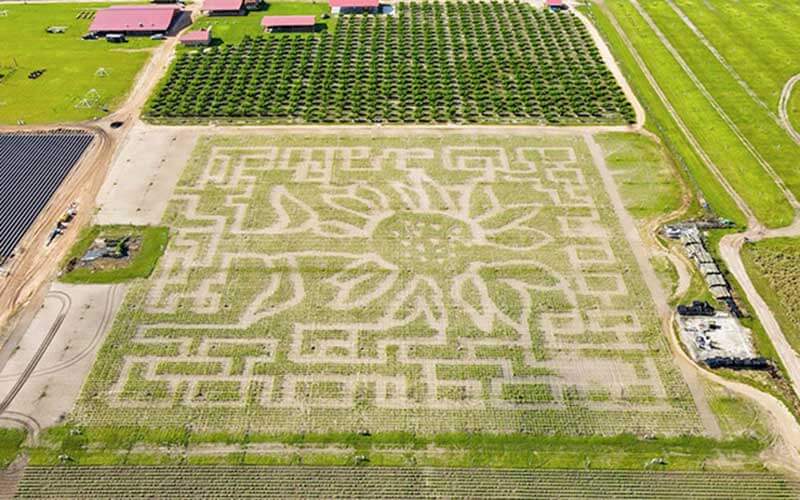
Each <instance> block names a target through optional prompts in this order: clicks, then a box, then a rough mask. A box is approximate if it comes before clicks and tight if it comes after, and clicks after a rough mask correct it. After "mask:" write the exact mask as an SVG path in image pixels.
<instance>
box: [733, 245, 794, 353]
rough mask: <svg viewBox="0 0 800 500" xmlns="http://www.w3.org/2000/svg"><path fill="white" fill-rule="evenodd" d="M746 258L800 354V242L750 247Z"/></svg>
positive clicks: (749, 269) (743, 250)
mask: <svg viewBox="0 0 800 500" xmlns="http://www.w3.org/2000/svg"><path fill="white" fill-rule="evenodd" d="M742 258H743V260H744V263H745V264H746V265H747V270H748V273H749V274H750V278H751V279H752V280H753V284H754V285H755V286H756V288H757V289H758V292H759V294H760V295H761V297H763V298H764V300H766V301H767V303H768V304H769V307H770V309H772V312H773V314H775V318H776V319H777V320H778V323H780V325H781V330H782V331H783V334H784V335H786V340H788V341H789V343H790V344H791V345H792V347H793V348H794V349H795V351H797V352H800V241H799V240H797V239H791V238H778V239H770V240H765V241H760V242H758V243H749V244H747V245H745V246H744V247H743V249H742Z"/></svg>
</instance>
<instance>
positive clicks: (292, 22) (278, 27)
mask: <svg viewBox="0 0 800 500" xmlns="http://www.w3.org/2000/svg"><path fill="white" fill-rule="evenodd" d="M316 24H317V20H316V18H315V17H314V16H265V17H263V18H261V26H263V27H264V31H269V32H278V31H314V26H316Z"/></svg>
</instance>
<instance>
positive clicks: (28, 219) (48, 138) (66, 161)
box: [0, 130, 94, 265]
mask: <svg viewBox="0 0 800 500" xmlns="http://www.w3.org/2000/svg"><path fill="white" fill-rule="evenodd" d="M93 138H94V136H93V135H92V134H90V133H88V132H84V131H81V130H57V131H52V132H39V133H17V132H14V133H7V134H2V133H0V265H2V264H3V263H4V262H5V261H6V260H7V259H8V258H9V257H10V256H11V255H13V253H14V248H15V247H16V246H17V244H18V243H19V241H20V240H21V239H22V237H23V236H24V235H25V232H26V231H27V230H28V228H29V227H30V226H31V225H32V224H33V223H34V221H35V220H36V217H38V216H39V213H40V212H41V211H42V210H43V209H44V207H45V206H46V205H47V202H48V201H50V198H51V197H52V196H53V193H55V191H56V189H58V186H59V185H61V182H62V181H63V180H64V178H66V176H67V174H68V173H69V172H70V170H72V168H73V167H74V166H75V165H76V164H77V163H78V161H79V160H80V158H81V156H83V153H84V152H85V151H86V148H88V147H89V144H91V142H92V139H93Z"/></svg>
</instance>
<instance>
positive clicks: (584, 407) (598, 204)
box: [76, 133, 701, 434]
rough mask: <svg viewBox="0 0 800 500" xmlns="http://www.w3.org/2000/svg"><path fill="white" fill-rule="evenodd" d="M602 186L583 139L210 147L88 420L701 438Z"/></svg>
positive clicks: (264, 141) (81, 414)
mask: <svg viewBox="0 0 800 500" xmlns="http://www.w3.org/2000/svg"><path fill="white" fill-rule="evenodd" d="M598 175H599V174H598V172H597V171H596V169H595V167H594V166H593V163H592V160H591V158H590V157H589V154H588V149H587V145H586V144H584V142H583V139H582V138H581V137H580V136H578V137H574V136H568V135H565V136H557V137H547V138H542V137H522V136H519V137H510V138H501V137H495V136H486V137H467V136H459V135H453V134H445V135H442V134H440V133H430V134H428V135H424V136H422V137H420V138H417V139H409V138H401V137H391V136H390V137H384V138H380V139H379V138H372V137H369V138H368V137H366V136H364V137H361V136H357V135H356V136H340V135H331V136H326V137H317V138H314V137H309V138H302V137H297V136H289V135H282V136H279V137H276V138H270V136H242V137H233V138H213V137H209V138H205V139H203V140H201V142H200V145H199V146H198V149H197V150H196V152H195V154H194V156H193V159H192V160H191V162H190V164H189V166H188V167H187V169H186V171H185V172H184V174H183V177H182V180H181V182H180V184H179V187H178V191H177V193H176V195H175V196H174V198H173V200H172V202H171V204H170V208H169V210H168V213H167V215H166V216H165V218H164V220H163V223H164V225H167V226H169V227H171V228H172V230H173V231H174V237H173V238H172V239H171V241H170V244H169V247H168V250H167V252H166V254H165V255H164V257H163V258H162V259H161V261H160V263H159V265H158V268H157V270H156V272H155V273H154V274H153V276H152V277H151V278H150V279H149V280H147V281H146V282H142V283H140V284H134V285H133V287H132V289H131V291H130V292H129V295H128V298H127V300H126V302H125V304H124V305H123V306H122V308H121V312H120V313H119V317H118V318H117V320H116V322H115V326H114V327H113V330H112V333H111V336H110V338H109V340H108V341H107V343H106V345H105V346H104V347H103V348H102V351H101V354H100V357H99V360H98V361H97V363H96V365H95V367H94V369H93V372H92V374H91V375H90V377H89V379H88V382H87V384H86V385H85V387H84V391H83V396H82V397H81V401H80V402H79V404H78V407H77V410H76V418H77V421H78V422H80V423H85V424H88V425H134V424H137V425H138V424H144V425H150V426H161V425H165V424H166V423H170V424H175V423H176V422H189V421H191V422H192V425H194V426H197V427H198V428H201V429H209V430H213V429H219V430H223V429H225V430H229V431H230V430H238V429H241V428H243V426H247V427H249V428H250V429H251V430H252V431H256V430H260V431H264V430H266V429H271V430H272V431H274V432H298V431H305V432H329V431H332V430H338V431H351V432H357V431H359V430H362V429H363V428H367V429H368V430H369V431H370V432H388V431H408V432H422V433H426V434H432V433H439V432H451V431H455V430H464V429H470V430H473V431H475V432H479V431H484V432H520V431H525V432H533V433H551V432H555V433H562V434H582V433H589V432H595V433H600V434H616V433H620V432H626V431H627V432H636V433H664V434H680V433H696V432H701V429H700V427H699V422H698V420H697V415H696V410H695V408H694V404H693V400H692V398H691V396H690V395H689V393H688V388H687V387H686V385H685V383H684V382H683V381H682V378H681V377H680V375H679V374H678V373H677V371H676V369H675V368H674V367H673V365H672V362H671V359H670V357H669V354H668V349H666V347H665V344H664V342H665V340H664V339H663V337H662V335H661V332H660V328H659V325H658V321H657V320H656V318H655V315H654V310H653V306H652V303H650V299H649V293H648V292H647V290H646V288H644V285H643V283H642V281H641V278H640V276H639V274H638V272H637V271H636V269H637V266H636V264H635V261H633V258H632V255H631V253H630V249H629V248H628V247H627V243H626V242H625V240H624V239H623V238H622V232H621V228H620V227H619V224H618V222H617V221H616V218H615V216H614V214H613V211H612V210H611V207H610V205H609V204H608V201H607V199H606V197H605V193H604V192H603V191H602V190H600V189H597V188H596V187H590V186H600V185H602V184H601V183H600V180H599V177H598ZM620 175H623V174H620ZM522 186H524V188H522ZM532 291H536V293H535V294H531V292H532Z"/></svg>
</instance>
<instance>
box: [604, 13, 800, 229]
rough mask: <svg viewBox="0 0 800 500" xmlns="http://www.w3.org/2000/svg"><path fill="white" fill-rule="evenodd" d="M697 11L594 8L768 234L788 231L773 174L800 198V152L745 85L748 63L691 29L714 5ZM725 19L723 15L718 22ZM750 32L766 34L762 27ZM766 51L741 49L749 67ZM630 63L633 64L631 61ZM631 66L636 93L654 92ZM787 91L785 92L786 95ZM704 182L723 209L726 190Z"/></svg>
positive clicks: (768, 105) (787, 210)
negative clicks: (691, 20)
mask: <svg viewBox="0 0 800 500" xmlns="http://www.w3.org/2000/svg"><path fill="white" fill-rule="evenodd" d="M678 3H681V4H683V2H678ZM694 4H696V5H693V6H684V9H683V10H681V9H680V7H679V6H678V5H677V4H676V3H673V2H662V1H650V0H645V1H641V2H638V3H637V2H632V1H630V0H612V1H609V2H605V7H604V8H594V9H593V14H594V16H595V18H597V19H599V24H600V26H601V29H602V30H603V31H604V33H605V34H606V36H607V38H609V40H610V42H611V45H612V47H614V48H615V51H616V52H618V53H620V52H627V49H626V48H624V47H623V46H622V45H623V44H622V40H621V39H620V38H619V35H618V34H614V35H613V36H609V33H610V32H611V31H612V30H613V29H614V28H613V26H612V25H611V23H609V21H608V19H606V18H607V17H608V16H609V15H613V17H614V19H615V20H616V21H617V22H618V23H619V25H620V27H621V28H622V29H623V30H624V31H625V34H626V36H627V38H628V39H629V40H630V41H631V43H632V45H633V47H634V48H635V49H636V51H637V52H638V54H639V55H640V56H641V57H642V58H643V60H644V63H645V64H646V66H647V68H648V69H649V71H650V72H651V73H652V74H653V75H654V77H655V78H656V80H657V81H658V84H659V86H660V87H661V89H662V90H663V92H664V94H665V95H666V97H667V99H668V100H669V102H670V103H671V104H672V106H673V107H674V108H675V109H676V111H677V112H678V114H679V115H680V118H681V119H682V120H683V121H684V122H685V124H686V126H687V127H688V128H689V130H690V132H691V133H692V135H693V136H694V137H695V138H696V139H697V141H698V143H699V144H700V146H701V147H702V148H703V150H704V151H705V152H706V153H707V154H708V156H709V157H710V158H711V159H712V161H713V162H714V163H715V164H716V165H717V167H719V169H720V171H721V172H722V174H723V175H724V176H725V178H726V179H727V181H728V182H729V183H730V184H731V185H732V186H733V187H734V189H735V190H736V191H737V192H738V193H739V195H740V196H741V197H742V198H743V199H744V200H745V201H746V202H747V203H748V205H749V206H750V208H751V209H752V210H753V211H754V212H755V214H756V216H757V217H758V218H759V219H760V220H761V221H762V222H764V223H765V224H767V225H768V226H782V225H786V224H788V223H789V222H790V221H791V220H792V215H793V211H792V209H791V206H790V205H789V203H788V201H787V200H786V198H785V196H784V195H783V193H782V192H781V191H780V189H779V187H778V185H777V184H776V182H775V181H774V180H773V179H772V178H771V177H770V174H769V173H770V171H772V172H774V173H775V175H777V176H779V177H780V178H781V179H782V181H783V182H785V184H786V185H787V187H788V188H789V189H790V190H792V192H794V193H795V194H797V193H799V192H800V176H798V174H797V170H796V168H795V167H794V165H795V163H794V158H796V157H797V155H798V154H800V147H798V146H797V144H795V143H794V142H792V141H791V139H790V137H789V136H788V134H787V133H786V132H785V131H784V130H783V129H782V128H781V127H780V125H779V124H778V122H777V118H776V115H777V112H778V110H777V102H776V101H772V100H769V101H768V100H766V98H765V97H760V96H759V95H758V93H756V92H755V91H753V90H752V88H750V87H749V86H748V84H747V83H746V82H743V81H741V78H740V73H739V71H741V73H742V74H748V75H751V74H753V72H751V71H748V69H747V68H745V67H741V68H739V71H737V66H736V64H739V61H740V58H735V57H733V56H731V58H730V60H728V59H727V58H726V57H725V56H724V54H725V53H726V49H727V45H725V44H724V43H723V41H722V40H717V41H716V45H715V44H714V41H715V40H714V38H713V36H712V35H713V33H711V34H710V35H708V36H706V35H705V33H704V32H702V31H693V29H692V27H695V28H697V26H695V25H694V24H691V27H690V25H688V24H686V23H685V22H684V21H683V17H682V14H685V15H687V16H689V17H695V16H698V15H699V14H698V12H703V11H708V10H712V9H713V6H711V5H710V4H711V3H709V2H706V3H705V4H704V5H702V2H694ZM637 6H639V7H638V8H637ZM673 6H675V9H678V11H677V12H676V10H674V9H673ZM740 7H741V8H742V9H744V8H745V6H744V5H741V6H740ZM749 10H750V9H748V12H749ZM769 10H770V9H755V11H756V12H760V11H764V12H767V11H769ZM723 12H725V11H724V9H720V10H719V11H715V12H714V13H713V15H715V16H720V15H723V14H722V13H723ZM757 15H762V14H760V13H759V14H757ZM764 15H766V14H764ZM748 24H749V25H750V26H751V27H755V26H760V25H759V24H758V23H756V22H753V23H748ZM752 29H755V28H752ZM709 31H710V30H709ZM659 35H663V39H661V38H659ZM755 38H756V37H748V39H755ZM739 39H743V38H741V37H740V38H739ZM704 43H706V44H708V46H709V47H711V48H712V49H714V50H713V51H712V50H711V49H709V48H707V47H706V46H705V45H704ZM760 44H761V42H759V43H753V44H738V45H737V50H740V51H742V50H752V52H751V53H750V54H749V56H748V57H747V58H746V59H747V60H749V61H752V60H756V59H759V55H758V54H759V53H758V50H759V49H758V48H753V49H751V48H750V47H762V48H763V46H766V44H764V45H763V46H762V45H760ZM771 47H772V45H771V44H770V48H771ZM764 50H766V49H764ZM717 56H719V57H717ZM626 58H628V61H630V58H629V57H628V56H627V55H626ZM678 58H679V59H678ZM623 59H625V58H623ZM741 59H745V58H744V57H742V58H741ZM679 61H680V62H679ZM681 63H685V66H682V64H681ZM787 64H789V63H787ZM624 66H626V72H627V73H629V74H630V75H631V76H632V79H633V81H634V83H636V86H638V87H645V86H649V84H648V83H647V82H645V81H644V79H643V77H642V76H639V74H637V73H636V72H632V71H631V66H632V64H631V63H630V62H628V63H626V64H624ZM783 83H784V82H781V83H780V85H777V89H776V91H777V92H778V93H780V88H781V87H782V85H783ZM748 89H749V90H750V92H749V93H748ZM640 92H642V91H641V90H640ZM646 92H648V91H645V93H646ZM773 102H774V104H773ZM651 104H652V103H651ZM678 134H679V133H678ZM678 134H675V136H677V135H678ZM675 136H672V137H670V140H673V139H674V137H675ZM690 166H691V165H690ZM697 170H699V169H697V168H696V167H695V172H697ZM696 179H697V181H698V183H699V184H700V187H701V188H703V189H704V190H705V189H706V188H708V189H709V190H710V192H711V194H712V196H710V197H709V201H710V202H711V204H712V208H715V199H716V198H717V197H718V195H717V194H716V193H717V191H718V186H715V185H714V184H715V182H713V181H711V180H708V179H707V175H706V174H704V173H702V172H700V173H699V175H696ZM721 206H723V208H724V205H721Z"/></svg>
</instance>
